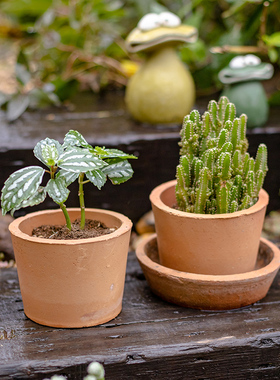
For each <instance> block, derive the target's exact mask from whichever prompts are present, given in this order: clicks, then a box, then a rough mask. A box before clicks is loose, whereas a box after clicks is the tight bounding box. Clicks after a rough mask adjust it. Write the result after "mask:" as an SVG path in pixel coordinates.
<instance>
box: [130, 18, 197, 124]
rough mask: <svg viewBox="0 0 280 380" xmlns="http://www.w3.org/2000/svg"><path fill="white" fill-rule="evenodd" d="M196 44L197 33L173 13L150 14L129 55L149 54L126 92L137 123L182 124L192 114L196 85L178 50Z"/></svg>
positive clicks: (132, 39) (133, 36)
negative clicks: (177, 48)
mask: <svg viewBox="0 0 280 380" xmlns="http://www.w3.org/2000/svg"><path fill="white" fill-rule="evenodd" d="M196 40H197V29H196V28H194V27H192V26H189V25H183V24H181V20H180V18H179V17H178V16H176V15H175V14H173V13H171V12H162V13H160V14H156V13H148V14H146V15H145V16H144V17H143V18H142V19H141V20H140V21H139V23H138V25H137V27H136V28H135V29H133V30H132V31H131V33H130V34H129V35H128V37H127V39H126V48H127V51H129V52H131V53H136V52H145V53H146V60H145V62H144V63H143V65H142V66H141V68H140V69H139V70H138V71H137V72H136V73H135V74H134V75H133V76H132V77H131V78H130V80H129V82H128V84H127V88H126V94H125V102H126V105H127V108H128V110H129V112H130V113H131V115H132V116H133V117H134V119H136V120H138V121H141V122H147V123H152V124H171V123H181V122H182V119H183V117H184V116H185V115H186V114H187V113H189V112H190V110H191V108H192V106H193V104H194V101H195V85H194V81H193V79H192V76H191V74H190V72H189V71H188V69H187V67H186V66H185V65H184V64H183V62H182V61H181V60H180V58H179V57H178V55H177V52H176V49H175V48H176V46H177V45H178V44H180V43H184V42H185V43H186V42H195V41H196Z"/></svg>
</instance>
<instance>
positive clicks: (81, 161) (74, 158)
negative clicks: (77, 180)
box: [57, 147, 107, 173]
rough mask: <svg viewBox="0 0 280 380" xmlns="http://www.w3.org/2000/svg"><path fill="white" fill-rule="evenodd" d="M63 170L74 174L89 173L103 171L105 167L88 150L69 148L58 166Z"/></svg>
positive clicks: (103, 163)
mask: <svg viewBox="0 0 280 380" xmlns="http://www.w3.org/2000/svg"><path fill="white" fill-rule="evenodd" d="M57 165H58V166H59V167H60V168H61V169H64V170H67V171H70V172H74V173H87V172H89V171H92V170H96V169H101V168H103V167H104V166H105V165H107V164H106V163H105V162H103V161H102V160H101V159H99V158H98V157H96V156H95V155H93V154H92V153H90V152H89V150H88V149H82V148H74V147H73V148H71V147H69V148H68V149H67V150H66V151H65V152H64V153H63V154H62V155H61V156H60V159H59V161H58V164H57Z"/></svg>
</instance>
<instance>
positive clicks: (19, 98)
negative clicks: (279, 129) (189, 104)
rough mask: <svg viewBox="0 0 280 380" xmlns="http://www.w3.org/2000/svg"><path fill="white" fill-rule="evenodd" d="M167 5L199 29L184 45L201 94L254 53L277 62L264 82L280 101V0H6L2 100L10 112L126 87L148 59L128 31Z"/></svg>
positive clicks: (0, 49)
mask: <svg viewBox="0 0 280 380" xmlns="http://www.w3.org/2000/svg"><path fill="white" fill-rule="evenodd" d="M165 10H168V11H171V12H174V13H175V14H177V15H178V16H179V17H180V18H181V20H182V23H183V24H189V25H193V26H195V27H196V28H197V29H198V33H199V38H198V40H197V42H195V43H193V44H189V45H182V46H180V48H179V51H178V54H179V55H180V57H181V59H182V60H183V62H184V63H186V64H187V65H188V67H189V70H190V72H191V74H192V76H193V78H194V81H195V85H196V95H197V97H200V96H204V95H207V96H208V95H212V94H214V93H216V92H217V91H219V90H220V89H221V83H220V82H219V80H218V76H217V75H218V72H219V71H220V70H221V69H222V68H223V67H225V66H226V65H227V64H228V62H229V61H230V60H231V59H232V57H234V56H235V55H236V54H240V53H254V54H257V55H259V56H260V58H261V59H262V61H265V62H270V63H272V64H273V65H274V70H275V74H274V77H273V79H272V80H269V81H266V82H265V83H264V85H265V89H266V93H267V95H268V97H269V102H270V104H271V105H279V104H280V79H279V77H280V75H279V67H280V66H279V65H280V54H279V53H280V31H279V25H280V2H279V1H277V0H275V1H273V0H270V1H267V0H266V1H260V0H254V1H244V0H218V1H217V0H215V1H214V0H213V1H211V0H193V1H185V0H163V1H150V0H127V1H125V0H111V1H107V0H40V1H38V0H2V1H1V2H0V105H1V106H2V108H3V109H5V110H7V111H8V112H7V117H8V119H9V120H15V119H16V118H18V117H19V116H20V115H21V114H22V113H23V112H24V111H25V110H26V109H27V108H28V107H29V108H31V109H32V108H33V109H37V108H40V107H45V106H48V105H50V104H54V105H65V106H69V107H71V101H72V99H73V98H75V96H77V94H78V93H80V92H81V91H90V92H93V93H97V94H102V93H103V92H104V91H109V90H110V91H112V90H113V91H115V90H119V89H123V88H124V87H125V86H126V83H127V80H128V78H129V77H130V76H131V75H132V74H134V73H135V72H136V70H137V69H138V68H139V65H140V64H141V60H142V57H141V54H140V55H139V54H137V55H136V54H135V55H134V54H128V53H127V51H126V49H125V45H124V41H125V38H126V37H127V35H128V34H129V32H130V31H131V30H132V29H133V28H134V27H135V26H136V25H137V23H138V21H139V19H140V18H141V17H142V16H143V15H145V14H146V13H148V12H156V13H158V12H162V11H165ZM229 45H230V46H229ZM235 47H238V48H237V49H236V48H235Z"/></svg>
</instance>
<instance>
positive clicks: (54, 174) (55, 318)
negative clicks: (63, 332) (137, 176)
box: [1, 130, 136, 327]
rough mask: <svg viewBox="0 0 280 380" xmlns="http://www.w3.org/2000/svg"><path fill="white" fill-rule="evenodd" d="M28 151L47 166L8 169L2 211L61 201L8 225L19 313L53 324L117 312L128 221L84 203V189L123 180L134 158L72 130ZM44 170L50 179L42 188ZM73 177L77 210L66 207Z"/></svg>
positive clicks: (89, 321) (100, 319) (89, 322)
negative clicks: (61, 140) (20, 306)
mask: <svg viewBox="0 0 280 380" xmlns="http://www.w3.org/2000/svg"><path fill="white" fill-rule="evenodd" d="M34 155H35V156H36V157H37V158H38V159H39V160H40V161H41V162H42V163H43V164H44V165H46V166H47V170H45V169H44V168H42V167H41V166H30V167H26V168H23V169H20V170H18V171H16V172H14V173H13V174H11V176H10V177H9V178H8V179H7V180H6V182H5V184H4V187H3V189H2V195H1V207H2V213H3V214H6V213H7V212H9V211H10V212H11V214H13V213H14V211H15V210H18V209H20V208H22V207H27V206H33V205H37V204H39V203H41V202H43V201H44V199H45V198H46V196H47V195H49V196H50V197H51V198H52V199H53V200H54V202H56V203H57V204H58V205H59V206H60V209H58V210H47V211H38V212H34V213H30V214H27V215H26V216H24V217H20V218H16V219H15V220H14V221H13V222H12V223H11V224H10V226H9V229H10V232H11V236H12V241H13V247H14V252H15V258H16V264H17V269H18V276H19V282H20V289H21V294H22V299H23V304H24V311H25V314H26V315H27V316H28V317H29V318H30V319H32V320H33V321H35V322H38V323H40V324H43V325H47V326H53V327H84V326H94V325H98V324H101V323H104V322H107V321H109V320H111V319H113V318H114V317H116V316H117V315H118V314H119V313H120V311H121V307H122V296H123V289H124V278H125V270H126V259H127V253H128V245H129V238H130V232H131V228H132V223H131V221H130V220H129V219H128V218H127V217H125V216H124V215H122V214H120V213H117V212H113V211H107V210H99V209H86V208H85V202H84V189H83V187H84V185H85V184H86V183H88V182H91V183H93V184H94V185H95V186H97V187H98V188H99V189H101V187H102V186H103V185H104V184H105V182H106V180H107V178H109V179H110V180H111V181H112V183H113V184H120V183H122V182H125V181H127V180H128V179H129V178H131V176H132V174H133V170H132V168H131V165H130V163H129V162H128V159H131V158H136V157H135V156H133V155H128V154H126V153H124V152H122V151H120V150H117V149H106V148H105V147H103V148H102V147H94V148H93V147H92V146H91V145H89V144H88V143H87V142H86V140H85V139H84V137H83V136H82V135H81V134H80V133H79V132H77V131H73V130H71V131H69V132H68V133H67V134H66V136H65V138H64V143H63V144H62V145H61V144H60V143H59V142H58V141H56V140H53V139H49V138H46V139H45V140H42V141H40V142H38V143H37V145H36V146H35V148H34ZM45 173H47V174H49V176H50V179H49V180H48V182H47V184H46V185H45V186H42V180H43V177H44V174H45ZM75 180H78V183H79V203H80V208H73V209H69V210H67V208H66V206H65V202H66V200H67V198H68V195H69V189H68V186H69V185H70V184H71V183H72V182H74V181H75ZM77 219H78V220H77ZM65 223H66V226H65ZM77 224H78V226H77ZM60 225H62V227H61V228H60V227H59V226H60ZM93 225H96V226H97V228H92V226H93ZM101 231H102V232H101ZM34 234H35V236H34ZM77 235H78V238H76V237H77ZM92 236H93V237H92Z"/></svg>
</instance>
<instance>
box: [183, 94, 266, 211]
mask: <svg viewBox="0 0 280 380" xmlns="http://www.w3.org/2000/svg"><path fill="white" fill-rule="evenodd" d="M235 116H236V109H235V106H234V104H233V103H230V102H229V100H228V99H227V98H226V97H225V96H223V97H221V98H220V100H219V103H217V102H215V101H214V100H212V101H210V102H209V105H208V110H207V111H205V113H204V114H203V115H202V117H200V115H199V112H198V111H197V110H193V111H192V112H191V113H190V114H189V115H187V116H186V117H185V118H184V122H183V126H182V130H181V142H180V146H181V150H180V156H181V157H180V163H179V165H178V166H177V172H176V177H177V185H176V199H177V205H178V208H179V210H181V211H186V212H194V213H200V214H222V213H230V212H235V211H239V210H243V209H246V208H249V207H251V206H252V205H253V204H255V203H256V201H257V199H258V194H259V191H260V189H261V188H262V186H263V182H264V178H265V175H266V172H267V147H266V145H264V144H260V146H259V147H258V150H257V154H256V159H255V160H254V158H252V157H250V155H249V153H248V152H247V148H248V141H247V139H246V121H247V116H246V115H245V114H242V115H241V116H240V118H236V117H235Z"/></svg>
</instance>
